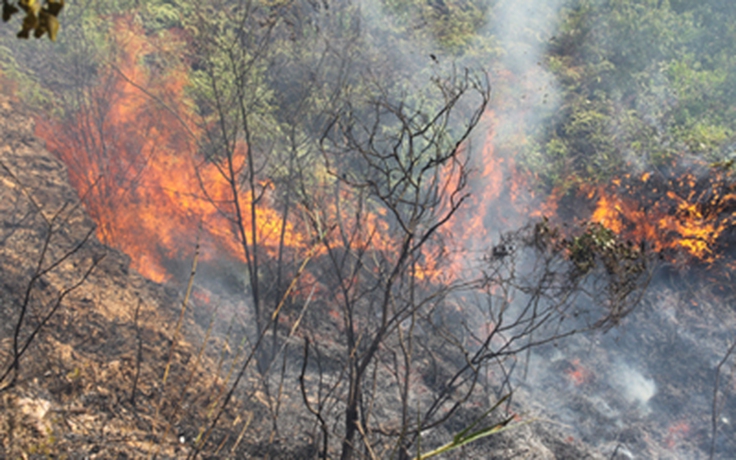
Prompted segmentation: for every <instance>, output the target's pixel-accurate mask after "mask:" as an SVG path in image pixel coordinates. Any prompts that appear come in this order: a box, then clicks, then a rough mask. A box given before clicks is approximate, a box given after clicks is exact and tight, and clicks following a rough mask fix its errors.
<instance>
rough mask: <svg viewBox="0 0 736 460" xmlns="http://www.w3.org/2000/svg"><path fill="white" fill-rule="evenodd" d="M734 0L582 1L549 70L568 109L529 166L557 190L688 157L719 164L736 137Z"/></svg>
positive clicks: (567, 19) (546, 130) (527, 159)
mask: <svg viewBox="0 0 736 460" xmlns="http://www.w3.org/2000/svg"><path fill="white" fill-rule="evenodd" d="M734 5H736V4H734V3H733V2H723V1H720V0H707V1H692V0H680V1H674V0H672V1H657V0H599V1H594V0H574V1H571V2H569V3H567V5H566V8H564V9H563V10H562V13H561V16H560V20H561V23H560V30H559V33H558V34H557V35H556V36H555V37H554V38H553V39H552V40H551V41H550V43H549V48H548V51H547V55H546V57H545V64H546V67H547V68H548V69H549V70H550V71H551V72H552V73H553V74H554V75H555V76H556V77H557V79H558V82H559V83H560V91H561V106H560V107H559V110H557V111H556V112H555V113H553V114H551V115H550V116H549V117H547V118H546V119H545V120H543V121H542V123H540V124H539V125H538V127H537V128H536V130H535V132H534V136H536V139H537V140H536V142H534V143H530V146H529V147H528V148H526V151H525V152H524V155H523V156H524V158H523V161H522V163H524V164H525V166H526V167H528V168H529V169H531V170H534V171H535V172H537V173H541V176H542V178H543V179H546V183H547V185H548V186H559V185H563V184H562V182H563V181H564V180H565V178H566V177H570V176H573V175H574V176H576V177H579V178H580V179H582V180H588V181H593V182H600V181H604V180H607V179H609V178H610V177H612V176H615V175H618V174H620V173H621V172H622V171H623V170H628V169H630V168H631V167H632V166H636V167H639V168H647V167H651V166H657V165H661V164H663V163H666V162H670V161H672V159H673V158H677V157H680V156H683V155H694V156H698V157H703V158H705V159H707V160H709V161H719V160H722V159H723V158H724V155H725V156H728V155H729V154H730V153H731V152H730V151H729V150H728V146H729V145H732V143H733V142H734V140H736V136H735V134H736V113H735V111H736V109H734V107H736V90H734V88H735V87H736V85H735V84H734V83H736V82H734V75H736V72H734V70H736V69H735V68H734V66H735V65H736V59H734V57H733V56H734V50H736V33H734V32H736V26H734V24H736V21H735V20H736V6H734Z"/></svg>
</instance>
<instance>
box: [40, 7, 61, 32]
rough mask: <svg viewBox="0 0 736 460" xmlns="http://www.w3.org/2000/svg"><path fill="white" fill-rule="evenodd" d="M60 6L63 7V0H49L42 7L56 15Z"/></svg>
mask: <svg viewBox="0 0 736 460" xmlns="http://www.w3.org/2000/svg"><path fill="white" fill-rule="evenodd" d="M62 8H64V0H49V2H48V3H47V4H46V8H44V9H45V10H46V12H48V13H49V14H50V15H51V16H53V17H57V16H58V15H59V13H60V12H61V9H62ZM49 30H51V29H49Z"/></svg>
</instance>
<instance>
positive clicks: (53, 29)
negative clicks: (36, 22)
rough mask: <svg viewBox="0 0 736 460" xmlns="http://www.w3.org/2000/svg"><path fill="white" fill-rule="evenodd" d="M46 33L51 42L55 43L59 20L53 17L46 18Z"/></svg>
mask: <svg viewBox="0 0 736 460" xmlns="http://www.w3.org/2000/svg"><path fill="white" fill-rule="evenodd" d="M47 26H48V32H49V38H50V39H51V41H52V42H55V41H56V34H57V33H58V32H59V20H58V19H56V17H55V16H49V18H48V24H47Z"/></svg>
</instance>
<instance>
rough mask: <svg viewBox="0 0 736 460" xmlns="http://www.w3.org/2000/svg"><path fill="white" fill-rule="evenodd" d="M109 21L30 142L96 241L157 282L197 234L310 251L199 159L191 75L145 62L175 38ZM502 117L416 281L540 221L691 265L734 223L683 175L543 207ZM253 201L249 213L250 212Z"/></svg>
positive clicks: (372, 214) (369, 238)
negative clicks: (88, 61)
mask: <svg viewBox="0 0 736 460" xmlns="http://www.w3.org/2000/svg"><path fill="white" fill-rule="evenodd" d="M115 24H116V25H115V27H116V35H115V36H116V40H117V42H118V44H117V45H118V46H117V47H116V49H117V54H116V57H115V59H114V62H115V64H114V65H112V66H110V67H109V68H108V69H107V73H106V74H105V76H104V77H103V78H101V80H100V83H99V84H98V85H97V86H95V87H94V88H92V89H91V90H89V92H88V93H86V94H84V97H83V98H82V101H83V103H82V104H81V105H80V107H79V108H78V109H77V110H76V111H75V112H74V113H73V115H69V116H67V118H66V119H65V120H63V121H61V122H55V121H52V120H45V119H41V120H38V122H37V124H36V133H37V135H39V137H41V138H43V139H45V140H46V142H47V146H48V148H49V150H51V151H52V152H54V153H55V154H56V155H57V156H58V157H59V158H61V159H62V160H63V161H64V162H65V163H66V164H67V166H68V169H69V174H70V179H71V181H72V183H73V185H74V186H75V188H76V189H77V190H78V191H79V193H80V196H82V197H83V199H84V202H85V205H86V206H87V209H88V211H89V213H90V214H91V215H92V217H93V218H94V220H95V221H96V222H97V224H98V230H97V233H98V236H99V238H100V239H101V240H102V241H103V242H106V243H107V244H110V245H112V246H114V247H116V248H118V249H120V250H122V251H123V252H125V253H126V254H128V255H129V256H130V257H131V259H132V265H133V266H134V268H136V269H137V270H138V271H140V272H141V273H142V274H143V275H144V276H146V277H148V278H150V279H152V280H154V281H158V282H163V281H166V280H168V279H170V278H171V276H172V274H171V273H170V272H169V268H168V263H167V261H169V260H179V261H182V260H186V259H190V258H191V256H192V253H193V252H194V247H195V244H196V241H197V239H198V238H197V233H198V228H200V226H201V227H202V231H203V232H204V233H205V234H206V238H202V241H203V251H202V253H203V257H204V258H205V260H207V259H211V258H214V257H217V256H218V255H219V254H225V255H226V257H234V258H236V259H238V260H240V261H245V259H246V258H247V255H246V248H245V246H247V245H248V244H251V245H252V244H253V242H254V241H257V242H258V247H261V248H263V251H264V255H266V256H268V257H278V254H280V251H282V250H284V249H286V250H287V251H288V252H290V253H291V255H292V257H294V258H298V257H299V255H301V256H304V255H305V254H307V253H309V252H310V251H311V250H312V249H313V245H314V241H315V235H314V234H313V233H314V232H313V231H310V229H309V225H308V224H306V223H304V222H301V223H300V222H298V221H297V220H296V219H295V218H293V217H292V216H291V215H286V213H284V212H282V211H281V210H280V209H277V206H276V203H275V202H274V200H275V198H274V194H273V191H274V188H275V185H274V184H272V183H270V182H269V181H268V180H264V181H259V182H258V184H257V190H258V191H259V193H260V195H259V196H257V197H254V196H252V193H251V192H249V191H247V190H245V191H244V190H242V189H236V188H234V187H233V184H232V182H231V181H230V180H229V178H228V177H227V174H223V171H224V170H225V169H227V168H223V166H224V165H223V164H218V163H217V162H215V161H205V160H203V159H201V158H200V159H198V158H197V154H196V150H197V148H196V146H197V143H198V142H199V138H201V137H202V136H203V133H202V132H201V130H200V129H198V127H197V125H196V123H193V122H192V121H191V120H193V119H194V118H195V117H194V115H193V113H192V110H191V107H190V106H188V105H187V104H186V103H185V102H184V101H186V100H187V95H186V91H185V89H186V87H187V85H188V76H187V69H186V68H184V67H182V66H178V67H177V66H173V67H171V68H168V69H166V71H159V72H153V71H151V70H149V69H147V67H146V66H145V65H144V64H143V62H142V61H143V58H144V57H145V56H147V55H149V54H153V53H159V52H161V50H162V47H164V48H166V47H168V50H169V51H170V52H173V51H172V50H175V49H176V47H177V46H182V45H181V43H179V42H178V41H177V39H175V38H174V39H171V40H169V41H168V42H166V41H165V40H164V42H165V43H164V44H163V45H162V44H161V43H156V44H153V43H151V42H150V41H149V40H150V38H149V37H146V35H145V34H144V33H143V31H142V30H141V29H140V26H138V25H136V24H135V22H134V21H132V20H130V19H128V18H116V19H115ZM164 51H165V50H164ZM141 88H154V89H147V90H146V91H142V90H141ZM161 102H163V103H164V104H162V103H161ZM499 116H500V115H498V114H496V113H495V112H494V111H492V110H488V111H487V112H486V113H485V114H484V117H483V123H481V124H480V125H479V127H480V130H481V131H482V132H481V133H480V135H479V136H478V138H479V139H480V143H481V144H482V146H481V147H480V148H477V147H475V148H473V150H474V152H472V155H474V156H475V157H476V158H475V160H474V162H475V163H474V164H475V171H474V172H473V175H472V176H471V182H470V184H471V186H470V196H469V197H468V199H466V200H465V202H464V203H463V207H461V208H460V209H459V210H458V211H457V212H456V213H455V215H454V216H453V218H452V219H451V220H450V221H449V222H448V223H447V224H446V225H445V226H443V227H442V228H441V229H440V235H441V238H440V240H441V241H442V244H441V245H427V246H425V247H424V248H423V251H422V254H421V255H420V256H419V257H418V258H417V260H416V263H415V267H416V271H415V274H416V276H418V277H419V278H421V279H429V280H437V281H444V282H446V281H452V280H455V279H457V278H458V277H459V275H460V274H461V273H462V272H463V271H464V270H466V269H467V268H468V262H469V261H470V260H471V259H472V260H478V259H480V258H481V257H480V254H481V253H482V252H483V251H485V250H487V248H489V247H490V246H491V245H492V243H493V242H492V241H491V240H492V239H493V238H494V237H496V236H497V235H495V234H492V232H500V231H504V230H509V229H512V228H516V227H519V226H521V225H524V224H525V223H526V220H528V218H529V217H532V218H541V217H542V216H546V217H549V218H550V220H551V221H552V222H553V223H554V222H569V221H572V222H577V223H583V222H585V221H587V220H591V221H594V222H598V223H601V224H602V225H604V226H606V227H608V228H610V229H611V230H613V231H614V232H616V233H618V234H619V235H620V236H622V237H623V238H626V239H630V240H632V241H636V242H639V243H645V244H647V245H649V246H650V247H651V248H652V249H653V250H655V251H658V252H671V253H684V254H686V255H687V256H688V257H690V258H691V259H692V260H699V261H703V262H707V263H710V262H713V261H714V260H715V259H717V258H718V257H719V253H718V252H719V250H721V249H722V248H721V249H719V248H720V246H721V245H722V243H723V241H724V240H725V239H724V237H725V236H727V235H728V234H729V231H730V229H731V228H733V226H734V213H735V212H736V211H734V208H735V207H736V206H734V197H736V193H735V192H734V187H733V186H732V185H729V184H730V182H729V181H730V179H729V178H728V176H727V175H726V174H720V175H718V176H717V177H715V178H713V180H711V181H710V182H708V181H704V180H700V179H697V178H696V176H695V175H694V174H692V173H684V174H682V175H681V176H679V177H676V178H668V179H661V178H660V179H657V180H655V178H656V176H654V175H652V174H651V173H646V174H643V175H640V176H638V177H635V176H632V175H625V176H623V177H621V178H620V179H616V180H614V181H612V185H609V186H598V185H595V184H585V183H583V184H581V185H580V186H579V190H578V193H576V194H574V195H571V194H570V193H563V192H561V191H560V190H553V191H552V192H551V193H550V194H549V196H548V197H547V198H546V200H542V199H539V198H538V197H537V196H535V193H533V192H532V191H531V187H530V186H529V184H531V183H534V182H535V178H534V177H530V175H529V174H526V173H524V172H523V171H521V170H520V169H519V168H517V167H516V165H515V162H514V152H510V151H507V149H506V150H504V151H501V149H499V148H498V147H497V146H496V143H497V140H496V133H495V126H496V125H498V117H499ZM515 136H517V137H518V136H520V135H519V134H518V133H517V134H515ZM522 141H523V139H522ZM504 144H509V142H504ZM463 148H468V149H469V148H470V147H469V146H464V147H463ZM248 153H249V152H248V150H247V146H246V145H245V144H244V142H243V141H237V142H236V143H235V145H234V147H233V149H232V156H231V158H230V161H231V164H229V165H227V166H228V167H232V169H233V171H235V174H236V175H237V174H240V173H241V172H242V171H243V168H245V167H246V162H245V159H246V157H247V155H248ZM464 153H465V152H464ZM445 173H446V174H447V178H446V179H445V186H446V187H452V186H453V185H454V184H455V182H456V181H457V180H458V179H457V177H455V176H453V174H457V171H453V170H452V169H451V168H450V169H448V170H447V171H445ZM323 185H324V184H323ZM337 201H339V203H338V202H337ZM353 201H355V197H353V196H351V195H350V194H349V193H348V192H344V191H343V192H341V194H339V195H338V196H337V197H335V196H334V195H330V194H329V193H325V196H323V197H321V204H322V205H323V206H324V207H325V210H324V216H323V217H326V219H327V220H330V219H332V220H335V219H337V216H338V214H339V213H341V212H342V213H343V215H347V213H345V211H344V209H343V208H346V207H349V206H350V204H349V203H351V202H353ZM254 202H258V205H257V206H255V209H254V211H253V212H250V211H251V204H253V203H254ZM236 204H237V207H239V208H240V210H241V212H240V213H238V212H236V210H235V208H236ZM571 208H573V209H574V211H575V212H574V215H564V216H563V215H560V214H561V213H562V211H560V210H562V209H571ZM341 209H342V210H341ZM362 212H363V215H362V218H363V220H362V221H361V222H357V221H356V222H354V223H353V225H355V226H361V227H362V228H359V229H353V230H355V231H357V233H356V235H357V240H356V241H359V244H360V245H362V246H364V247H366V248H367V247H370V248H372V249H375V250H379V251H384V252H386V253H391V252H392V250H395V248H396V247H397V242H396V241H394V240H395V236H394V235H393V234H392V226H391V225H390V223H389V218H390V216H389V215H387V214H386V213H385V212H384V213H383V214H381V213H380V212H379V210H376V209H372V210H363V211H362ZM292 214H294V213H292ZM238 216H240V217H238ZM254 218H255V219H256V220H255V225H254V224H253V223H254V221H253V219H254ZM239 219H240V220H239ZM300 220H302V221H304V220H306V219H304V218H300ZM243 239H245V241H246V243H247V244H246V245H244V244H243ZM279 248H281V249H279Z"/></svg>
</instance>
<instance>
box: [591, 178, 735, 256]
mask: <svg viewBox="0 0 736 460" xmlns="http://www.w3.org/2000/svg"><path fill="white" fill-rule="evenodd" d="M580 194H581V195H584V197H585V199H586V200H589V201H590V202H592V203H594V209H593V211H592V214H591V216H590V220H591V221H593V222H597V223H600V224H602V225H604V226H605V227H607V228H609V229H611V230H613V231H614V232H616V233H617V234H619V235H621V236H622V237H624V238H626V239H629V240H632V241H634V242H636V243H643V244H647V245H649V246H650V247H651V248H652V249H653V250H654V251H656V252H659V253H664V254H665V255H666V256H668V257H669V258H678V257H680V258H681V257H682V256H685V258H686V259H687V260H690V261H694V262H699V263H704V264H711V263H713V262H715V261H716V260H718V259H720V258H721V257H723V256H724V253H725V252H726V249H727V247H728V246H729V245H730V241H729V238H733V235H732V233H733V231H734V229H735V228H736V182H734V181H733V179H732V178H731V177H730V174H728V173H726V172H723V171H717V170H713V171H709V172H708V173H703V174H702V177H701V178H700V179H698V178H697V177H696V176H695V175H694V173H689V172H688V173H685V174H682V175H679V176H674V177H670V178H662V177H660V178H658V179H656V180H655V179H654V178H653V177H652V174H651V173H644V174H642V175H640V176H632V175H626V176H624V177H623V178H622V179H615V180H613V181H612V185H611V186H610V187H603V186H596V187H594V186H586V185H584V186H583V187H581V189H580Z"/></svg>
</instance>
